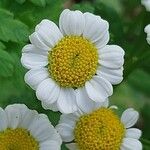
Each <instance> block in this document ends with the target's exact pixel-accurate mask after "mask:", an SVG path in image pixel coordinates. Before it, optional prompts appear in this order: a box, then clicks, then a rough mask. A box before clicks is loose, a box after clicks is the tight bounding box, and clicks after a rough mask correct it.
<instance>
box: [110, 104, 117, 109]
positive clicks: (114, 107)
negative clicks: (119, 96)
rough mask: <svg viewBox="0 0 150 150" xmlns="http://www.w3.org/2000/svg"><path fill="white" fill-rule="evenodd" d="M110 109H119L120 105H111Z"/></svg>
mask: <svg viewBox="0 0 150 150" xmlns="http://www.w3.org/2000/svg"><path fill="white" fill-rule="evenodd" d="M109 108H110V109H118V107H117V106H116V105H112V106H110V107H109Z"/></svg>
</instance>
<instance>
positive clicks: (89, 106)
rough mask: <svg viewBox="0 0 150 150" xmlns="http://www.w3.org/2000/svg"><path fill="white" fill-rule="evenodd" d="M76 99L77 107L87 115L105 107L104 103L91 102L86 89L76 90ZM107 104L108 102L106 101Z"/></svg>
mask: <svg viewBox="0 0 150 150" xmlns="http://www.w3.org/2000/svg"><path fill="white" fill-rule="evenodd" d="M76 92H77V94H76V98H77V105H78V107H79V108H80V109H81V110H82V111H83V112H86V113H90V112H91V111H93V110H95V109H97V108H100V107H103V105H105V104H104V103H105V102H104V103H100V102H94V101H93V100H91V99H90V98H89V96H88V94H87V92H86V90H85V88H78V89H77V90H76ZM106 102H107V101H106Z"/></svg>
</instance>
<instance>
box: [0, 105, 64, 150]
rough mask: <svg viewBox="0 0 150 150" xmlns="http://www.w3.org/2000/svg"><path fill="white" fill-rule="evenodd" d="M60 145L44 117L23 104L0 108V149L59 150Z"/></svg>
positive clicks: (57, 135) (46, 118)
mask: <svg viewBox="0 0 150 150" xmlns="http://www.w3.org/2000/svg"><path fill="white" fill-rule="evenodd" d="M61 143H62V140H61V138H60V136H59V134H58V132H57V131H56V129H55V128H54V127H53V126H52V125H51V123H50V122H49V120H48V117H47V116H46V115H44V114H38V113H37V111H35V110H30V109H28V108H27V107H26V106H25V105H24V104H13V105H8V106H7V107H6V108H5V109H2V108H0V149H3V150H5V149H14V150H60V149H61V148H60V146H61Z"/></svg>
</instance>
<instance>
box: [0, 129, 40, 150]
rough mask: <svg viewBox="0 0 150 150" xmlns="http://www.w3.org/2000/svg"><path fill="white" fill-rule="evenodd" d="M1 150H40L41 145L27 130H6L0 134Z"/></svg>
mask: <svg viewBox="0 0 150 150" xmlns="http://www.w3.org/2000/svg"><path fill="white" fill-rule="evenodd" d="M0 150H39V144H38V142H37V141H36V140H35V139H34V138H33V137H32V135H30V133H29V132H28V131H27V130H26V129H21V128H17V129H6V130H5V131H3V132H0Z"/></svg>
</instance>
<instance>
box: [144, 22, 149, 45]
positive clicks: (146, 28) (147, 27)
mask: <svg viewBox="0 0 150 150" xmlns="http://www.w3.org/2000/svg"><path fill="white" fill-rule="evenodd" d="M144 31H145V32H146V33H147V38H146V40H147V42H148V44H150V24H149V25H147V26H146V27H145V29H144Z"/></svg>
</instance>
